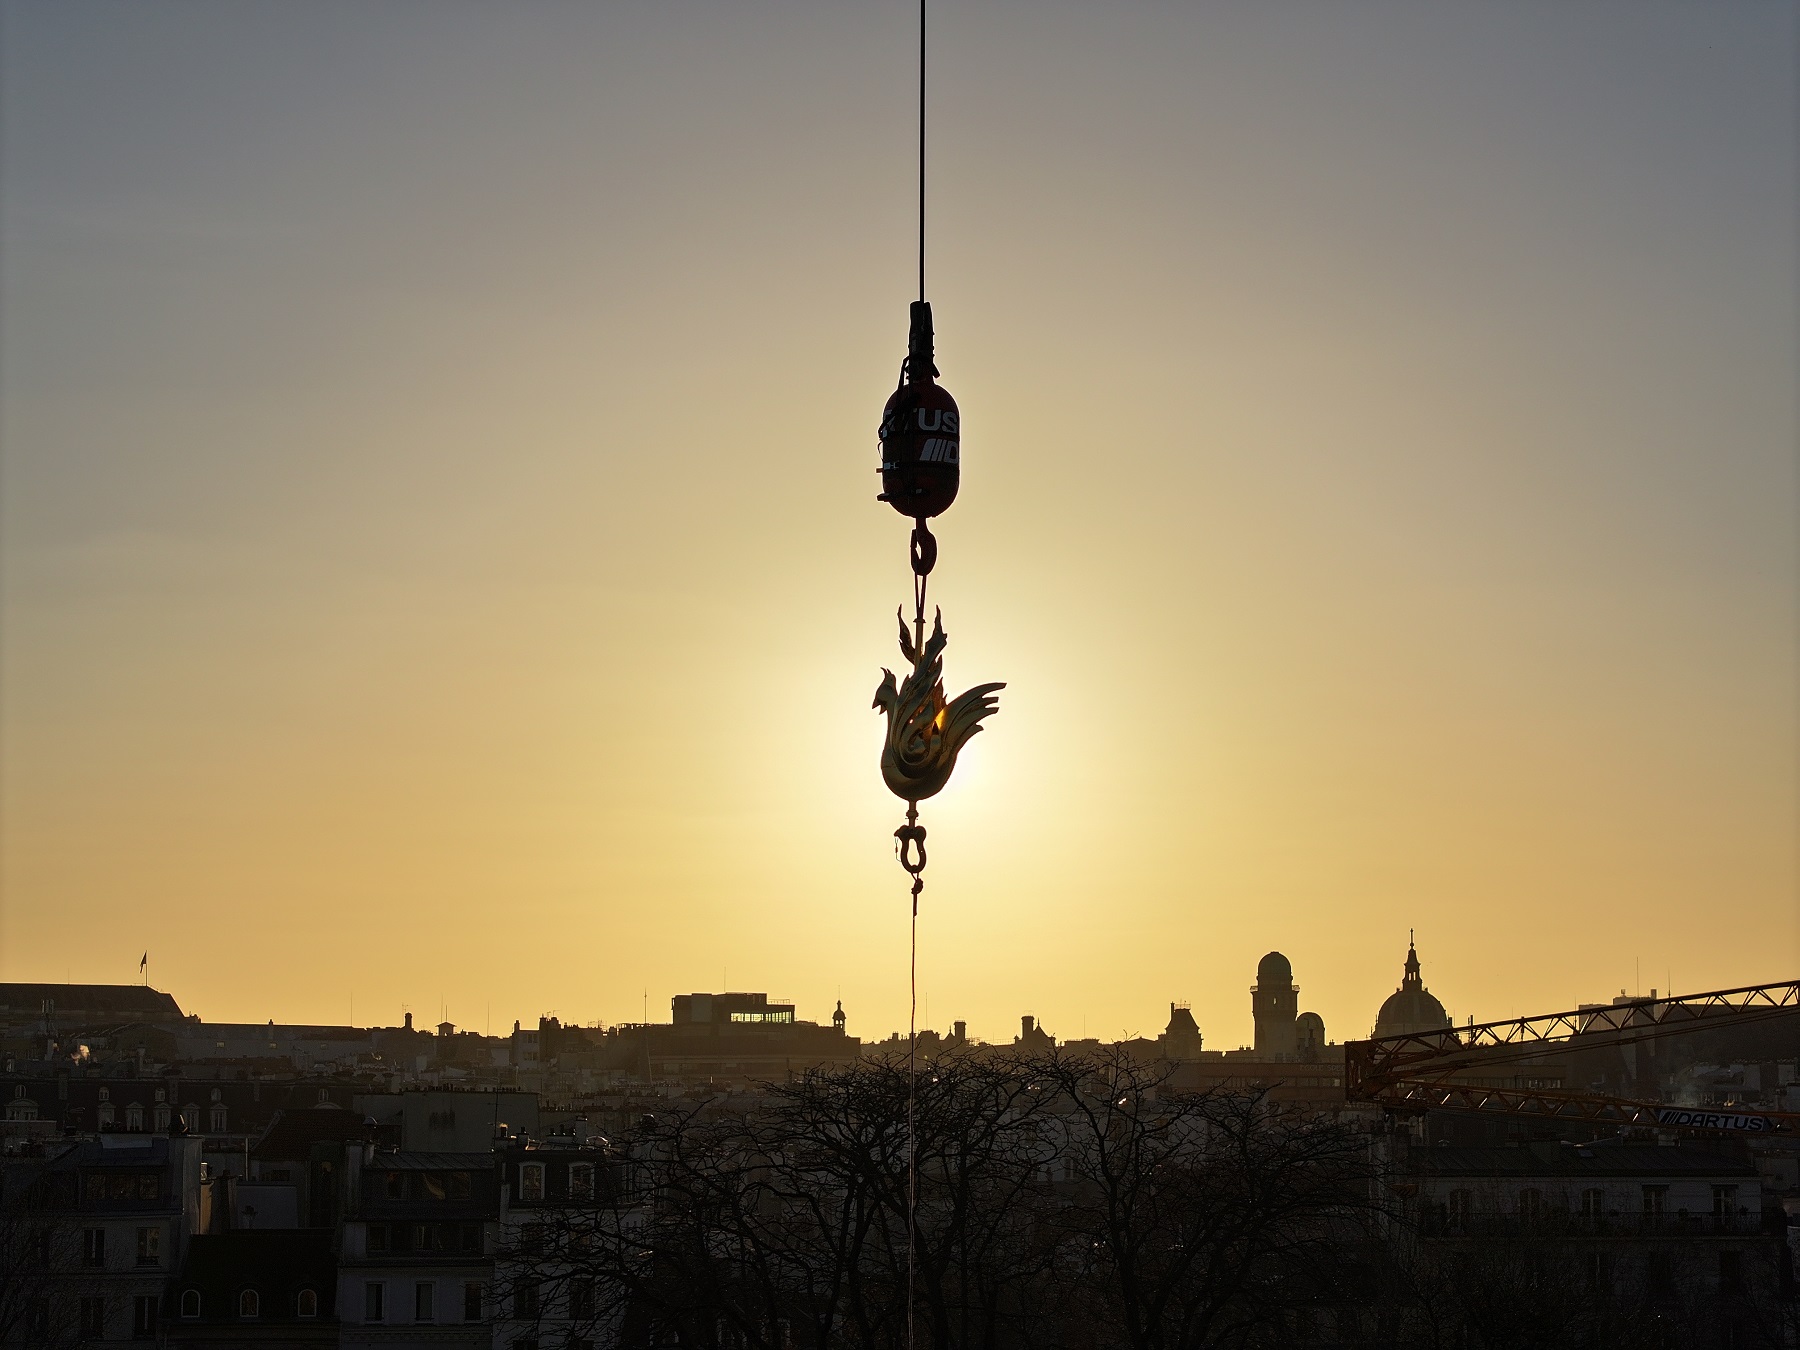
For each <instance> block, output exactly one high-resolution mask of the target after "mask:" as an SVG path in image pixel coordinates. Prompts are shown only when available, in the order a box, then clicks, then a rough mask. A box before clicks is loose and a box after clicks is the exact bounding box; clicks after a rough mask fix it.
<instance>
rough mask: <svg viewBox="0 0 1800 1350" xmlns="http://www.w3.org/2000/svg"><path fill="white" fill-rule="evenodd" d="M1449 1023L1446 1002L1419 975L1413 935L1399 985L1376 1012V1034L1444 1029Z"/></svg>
mask: <svg viewBox="0 0 1800 1350" xmlns="http://www.w3.org/2000/svg"><path fill="white" fill-rule="evenodd" d="M1449 1025H1450V1015H1449V1014H1448V1013H1446V1012H1445V1011H1444V1005H1443V1004H1441V1003H1439V1002H1438V1001H1437V1000H1436V999H1435V998H1433V997H1432V996H1431V991H1430V990H1429V989H1427V988H1426V987H1425V981H1424V980H1423V978H1421V976H1420V975H1419V952H1418V949H1417V948H1416V947H1415V946H1414V945H1413V941H1412V938H1411V937H1410V936H1408V938H1407V941H1406V968H1405V971H1404V972H1403V973H1402V975H1401V977H1400V987H1399V988H1398V989H1396V990H1395V991H1394V992H1393V993H1391V994H1389V995H1388V999H1387V1002H1385V1003H1383V1004H1382V1005H1381V1011H1380V1012H1379V1013H1377V1014H1376V1015H1375V1034H1376V1035H1377V1036H1407V1035H1412V1034H1414V1033H1417V1032H1421V1031H1442V1030H1444V1029H1445V1028H1446V1027H1448V1026H1449Z"/></svg>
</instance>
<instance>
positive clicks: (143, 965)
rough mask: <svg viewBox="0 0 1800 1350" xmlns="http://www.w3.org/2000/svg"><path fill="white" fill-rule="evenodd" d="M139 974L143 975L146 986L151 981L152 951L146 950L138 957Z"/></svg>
mask: <svg viewBox="0 0 1800 1350" xmlns="http://www.w3.org/2000/svg"><path fill="white" fill-rule="evenodd" d="M138 974H139V975H140V976H142V977H143V981H144V984H145V985H146V986H148V985H149V983H150V953H149V952H145V953H144V954H143V955H142V956H140V957H139V958H138Z"/></svg>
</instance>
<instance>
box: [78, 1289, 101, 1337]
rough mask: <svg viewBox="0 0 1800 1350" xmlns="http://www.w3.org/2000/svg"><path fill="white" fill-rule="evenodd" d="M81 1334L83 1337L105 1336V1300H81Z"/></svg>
mask: <svg viewBox="0 0 1800 1350" xmlns="http://www.w3.org/2000/svg"><path fill="white" fill-rule="evenodd" d="M81 1334H82V1335H83V1336H104V1335H106V1300H105V1299H103V1298H84V1299H82V1300H81Z"/></svg>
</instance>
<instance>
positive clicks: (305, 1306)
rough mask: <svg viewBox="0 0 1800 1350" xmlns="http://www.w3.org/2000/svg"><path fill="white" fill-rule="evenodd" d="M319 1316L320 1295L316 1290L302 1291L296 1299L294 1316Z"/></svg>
mask: <svg viewBox="0 0 1800 1350" xmlns="http://www.w3.org/2000/svg"><path fill="white" fill-rule="evenodd" d="M318 1315H319V1295H318V1292H317V1291H316V1290H313V1289H302V1290H301V1291H300V1293H299V1295H298V1296H297V1297H296V1298H295V1299H294V1316H296V1317H317V1316H318Z"/></svg>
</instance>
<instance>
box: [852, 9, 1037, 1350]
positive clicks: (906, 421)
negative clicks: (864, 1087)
mask: <svg viewBox="0 0 1800 1350" xmlns="http://www.w3.org/2000/svg"><path fill="white" fill-rule="evenodd" d="M925 91H926V85H925V0H919V298H918V299H917V300H915V301H914V302H913V304H912V308H911V314H910V316H909V322H908V326H907V341H906V357H905V359H904V360H902V361H901V363H900V379H899V383H898V385H897V386H896V388H895V389H894V392H893V395H892V396H891V397H890V398H889V399H888V401H887V406H886V407H884V408H883V409H882V413H881V424H880V427H879V428H878V430H877V432H876V441H877V444H878V446H879V449H880V463H881V467H880V469H879V472H880V474H881V493H880V495H879V496H878V497H877V499H876V500H878V501H884V502H886V503H887V504H888V505H889V506H891V507H893V508H894V510H896V511H898V512H899V513H900V514H901V515H902V516H904V517H905V518H907V519H908V520H910V521H912V536H911V538H910V540H909V542H908V547H907V560H908V563H909V564H910V566H911V569H912V601H913V614H912V628H911V631H910V632H909V631H908V630H907V622H906V613H905V610H904V608H902V609H901V611H900V613H899V615H898V616H897V617H898V618H899V626H900V654H901V655H902V656H904V657H905V658H906V660H907V663H908V666H909V667H910V669H909V670H908V671H907V673H906V674H905V677H904V678H903V679H899V680H896V679H895V676H894V672H893V671H891V670H885V669H884V670H883V671H882V672H881V674H882V679H881V683H880V685H879V686H878V687H877V688H876V690H875V703H874V706H875V707H876V708H878V709H880V710H881V711H882V712H884V713H886V715H887V735H886V737H885V739H884V741H883V744H882V751H881V777H882V781H883V782H885V783H886V784H887V786H888V790H889V791H891V792H892V793H893V794H894V795H895V796H896V797H898V798H900V800H901V801H903V802H905V803H906V821H905V823H904V824H903V825H901V826H900V828H899V829H897V830H895V831H894V854H895V857H896V858H897V859H898V860H899V862H900V866H901V867H902V868H904V869H905V870H906V873H907V875H908V876H909V877H911V878H912V919H911V937H910V942H911V954H910V957H909V964H908V986H909V994H910V1004H909V1008H908V1012H907V1023H906V1344H907V1346H908V1347H909V1350H910V1347H911V1346H912V1344H913V1303H914V1286H915V1284H916V1281H917V1265H918V1261H917V1245H918V1207H919V1168H918V1022H919V894H920V892H922V891H923V890H924V889H925V861H926V855H925V827H924V826H923V825H921V824H919V803H920V802H921V801H923V800H925V799H926V798H927V797H931V796H934V795H936V794H937V793H938V792H940V791H942V790H943V788H944V785H945V784H946V783H948V782H949V781H950V775H951V772H952V771H953V770H954V769H955V768H956V757H957V754H958V753H959V752H960V751H961V750H962V747H963V746H964V745H966V744H968V741H969V738H970V737H972V736H974V735H975V734H976V733H977V732H979V731H980V730H981V723H982V721H983V719H985V718H987V717H989V716H991V715H992V714H993V713H994V712H996V711H997V710H998V709H999V706H1000V700H999V698H998V693H999V691H1000V690H1001V689H1003V688H1005V685H1003V684H997V683H990V684H981V685H976V686H975V687H974V688H973V689H970V690H967V691H966V692H964V693H962V694H959V695H957V696H956V697H955V698H954V699H946V698H945V697H944V646H945V644H946V643H947V641H948V638H947V637H946V636H945V633H944V622H943V614H942V611H934V613H933V616H932V627H931V636H930V637H929V638H927V637H926V635H925V599H926V590H927V587H928V584H929V581H930V577H931V571H932V569H933V568H934V567H935V566H936V565H937V557H938V544H937V538H936V536H934V535H933V534H932V532H931V526H930V521H931V520H932V518H933V517H936V516H939V515H942V514H943V513H944V512H945V511H946V510H948V509H949V507H950V504H951V503H952V502H954V501H955V500H956V493H957V489H958V488H959V487H960V486H961V482H962V415H961V412H960V410H959V409H958V408H957V406H956V400H955V399H954V398H952V397H951V396H950V391H949V390H947V389H945V388H944V387H943V386H942V385H941V384H938V383H937V378H938V368H937V364H936V360H935V352H934V347H935V337H934V333H933V329H932V319H931V305H930V303H929V302H928V301H927V300H926V298H925V163H926V161H925Z"/></svg>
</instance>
